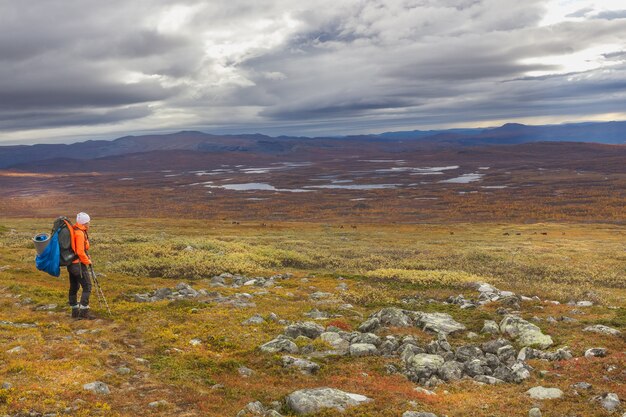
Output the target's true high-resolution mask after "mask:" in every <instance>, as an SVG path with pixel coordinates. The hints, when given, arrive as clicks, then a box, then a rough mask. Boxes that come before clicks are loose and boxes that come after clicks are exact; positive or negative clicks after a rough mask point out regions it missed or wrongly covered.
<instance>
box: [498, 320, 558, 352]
mask: <svg viewBox="0 0 626 417" xmlns="http://www.w3.org/2000/svg"><path fill="white" fill-rule="evenodd" d="M500 331H501V332H502V333H503V334H506V335H509V336H510V337H512V338H514V339H517V342H518V343H519V344H520V345H522V346H537V347H539V348H541V349H545V348H547V347H550V346H552V344H553V343H554V342H553V341H552V338H551V337H550V336H548V335H545V334H543V333H542V332H541V329H540V328H539V327H537V326H535V325H534V324H532V323H529V322H528V321H526V320H524V319H522V318H521V317H518V316H513V315H507V316H505V317H504V318H503V319H502V321H501V322H500Z"/></svg>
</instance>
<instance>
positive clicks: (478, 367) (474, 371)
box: [463, 359, 485, 377]
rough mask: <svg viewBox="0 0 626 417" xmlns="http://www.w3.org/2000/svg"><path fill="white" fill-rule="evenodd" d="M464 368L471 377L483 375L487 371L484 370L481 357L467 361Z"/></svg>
mask: <svg viewBox="0 0 626 417" xmlns="http://www.w3.org/2000/svg"><path fill="white" fill-rule="evenodd" d="M463 369H464V370H465V373H466V374H467V375H469V376H471V377H475V376H477V375H483V374H484V373H485V372H484V371H483V362H482V361H481V360H480V359H472V360H469V361H467V362H465V365H464V368H463Z"/></svg>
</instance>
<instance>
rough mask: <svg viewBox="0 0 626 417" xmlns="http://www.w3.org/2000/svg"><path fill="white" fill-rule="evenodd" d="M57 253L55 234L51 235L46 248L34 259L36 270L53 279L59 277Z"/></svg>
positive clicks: (57, 238)
mask: <svg viewBox="0 0 626 417" xmlns="http://www.w3.org/2000/svg"><path fill="white" fill-rule="evenodd" d="M59 251H60V250H59V236H58V234H57V233H56V232H55V233H53V234H52V237H51V238H50V243H49V244H48V246H46V248H45V249H44V250H43V252H41V254H39V255H37V257H36V258H35V264H36V265H37V269H38V270H40V271H44V272H47V273H49V274H50V275H52V276H54V277H58V276H59V275H61V266H60V263H59Z"/></svg>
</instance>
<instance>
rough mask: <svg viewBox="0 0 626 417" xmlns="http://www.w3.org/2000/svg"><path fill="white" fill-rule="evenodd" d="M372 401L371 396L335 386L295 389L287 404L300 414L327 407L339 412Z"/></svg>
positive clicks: (288, 397) (287, 399) (311, 412)
mask: <svg viewBox="0 0 626 417" xmlns="http://www.w3.org/2000/svg"><path fill="white" fill-rule="evenodd" d="M369 401H371V399H370V398H368V397H366V396H364V395H360V394H352V393H349V392H344V391H341V390H338V389H334V388H326V387H324V388H312V389H302V390H298V391H294V392H292V393H291V394H289V395H288V396H287V398H286V403H287V406H288V407H289V408H290V409H291V410H292V411H293V412H294V413H296V414H298V415H307V414H314V413H318V412H320V411H322V410H325V409H334V410H336V411H339V412H343V411H345V410H346V409H347V408H349V407H354V406H357V405H360V404H364V403H367V402H369Z"/></svg>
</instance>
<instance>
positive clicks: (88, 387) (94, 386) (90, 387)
mask: <svg viewBox="0 0 626 417" xmlns="http://www.w3.org/2000/svg"><path fill="white" fill-rule="evenodd" d="M83 389H84V390H85V391H91V392H93V393H94V394H100V395H109V394H110V393H111V390H110V389H109V386H108V385H107V384H105V383H104V382H100V381H94V382H90V383H88V384H85V385H83Z"/></svg>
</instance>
